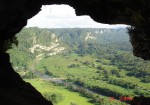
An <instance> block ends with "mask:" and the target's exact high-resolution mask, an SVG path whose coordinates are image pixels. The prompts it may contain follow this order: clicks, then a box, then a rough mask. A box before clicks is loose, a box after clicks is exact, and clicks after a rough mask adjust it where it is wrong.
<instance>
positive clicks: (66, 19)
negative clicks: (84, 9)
mask: <svg viewBox="0 0 150 105" xmlns="http://www.w3.org/2000/svg"><path fill="white" fill-rule="evenodd" d="M34 26H37V27H40V28H122V27H126V25H123V24H121V25H108V24H101V23H97V22H95V21H94V20H92V19H91V18H90V16H87V15H83V16H76V14H75V9H74V8H72V7H70V6H69V5H45V6H42V8H41V11H40V12H39V13H38V14H37V15H36V16H34V17H33V18H31V19H29V20H28V24H27V26H26V27H34Z"/></svg>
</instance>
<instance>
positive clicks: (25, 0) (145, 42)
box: [0, 0, 150, 105]
mask: <svg viewBox="0 0 150 105" xmlns="http://www.w3.org/2000/svg"><path fill="white" fill-rule="evenodd" d="M46 4H47V5H50V4H68V5H70V6H72V7H74V8H75V9H76V14H77V15H90V16H91V17H92V18H93V19H94V20H95V21H97V22H101V23H108V24H118V23H123V24H128V25H131V26H133V28H131V29H129V34H130V40H131V43H132V46H133V49H134V50H133V52H134V55H135V56H139V57H141V58H143V59H150V35H149V34H150V31H149V26H150V12H149V11H150V1H149V0H136V1H135V0H72V1H71V0H0V23H1V24H0V58H1V59H0V84H1V85H0V98H1V100H2V101H0V104H1V105H7V104H9V105H51V103H50V102H47V101H46V100H45V99H44V98H43V97H42V96H41V95H40V93H38V92H37V91H36V90H35V89H34V88H33V87H32V86H31V85H29V84H27V83H25V82H24V81H22V79H21V78H20V77H19V75H18V74H17V73H15V72H14V70H13V69H12V67H11V64H10V63H9V56H8V54H6V53H5V51H6V47H9V46H10V43H9V44H8V43H7V44H5V40H7V39H11V38H13V37H14V36H15V34H16V33H18V32H19V31H20V30H21V29H22V28H23V27H24V26H25V25H26V23H27V19H29V18H31V17H32V16H34V15H36V14H37V13H38V12H39V11H40V8H41V6H42V5H46ZM26 93H30V94H26ZM8 100H9V101H8Z"/></svg>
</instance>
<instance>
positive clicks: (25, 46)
mask: <svg viewBox="0 0 150 105" xmlns="http://www.w3.org/2000/svg"><path fill="white" fill-rule="evenodd" d="M17 38H18V41H19V45H18V46H17V47H16V46H13V49H11V50H9V51H8V52H9V53H10V56H11V62H12V64H13V67H14V69H15V70H16V71H17V72H18V73H19V74H20V75H21V76H22V78H24V79H27V81H29V82H30V81H31V83H33V82H32V79H33V78H42V79H43V81H45V80H46V81H49V82H54V84H57V85H58V84H61V85H63V86H60V87H62V88H63V90H64V86H66V87H67V91H73V92H74V91H75V92H78V93H79V94H81V95H82V96H84V97H86V98H87V100H89V102H90V103H92V104H93V105H97V104H98V103H101V104H104V103H107V105H109V104H108V101H110V97H113V98H114V99H116V100H113V101H112V102H111V105H124V104H125V103H130V101H131V100H122V99H121V97H128V98H129V97H130V98H131V97H134V96H141V95H142V96H145V97H150V62H149V61H144V60H142V59H140V58H137V57H134V56H133V54H132V46H131V44H130V43H129V36H128V34H127V32H126V29H117V30H116V29H79V28H73V29H39V28H37V27H34V28H24V29H23V30H22V31H21V32H20V33H18V35H17ZM47 77H48V78H47ZM55 79H56V80H55ZM60 81H62V82H60ZM37 83H40V82H38V81H37ZM33 84H34V83H33ZM44 84H45V82H44ZM34 85H35V86H37V88H38V86H39V85H40V84H39V85H37V84H34ZM56 88H58V87H56ZM68 89H69V90H68ZM39 90H41V89H39ZM64 91H66V90H64ZM41 92H43V91H41ZM43 94H45V93H44V92H43ZM70 94H72V93H70ZM46 96H47V95H46ZM56 96H57V94H56ZM58 96H59V95H58ZM49 97H51V96H49ZM50 99H51V98H50ZM120 101H121V102H120ZM124 102H125V103H124ZM60 104H61V102H60ZM78 104H79V103H76V104H75V105H78ZM88 104H89V103H88ZM68 105H69V104H68ZM70 105H74V104H71V102H70Z"/></svg>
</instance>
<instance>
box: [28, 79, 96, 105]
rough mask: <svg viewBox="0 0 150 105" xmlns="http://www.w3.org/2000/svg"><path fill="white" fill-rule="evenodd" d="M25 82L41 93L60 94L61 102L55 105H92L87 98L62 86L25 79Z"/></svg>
mask: <svg viewBox="0 0 150 105" xmlns="http://www.w3.org/2000/svg"><path fill="white" fill-rule="evenodd" d="M25 81H27V82H29V83H31V84H32V85H33V86H34V87H35V88H36V89H37V90H38V91H40V92H41V93H45V92H46V93H59V94H62V95H63V100H62V101H61V102H59V103H58V104H57V105H71V102H72V103H76V105H94V104H92V103H89V102H88V101H89V99H88V98H86V97H83V96H81V95H80V94H79V93H77V92H71V91H69V90H68V89H66V88H65V87H64V86H55V85H54V84H53V83H50V82H47V81H44V80H40V79H26V80H25Z"/></svg>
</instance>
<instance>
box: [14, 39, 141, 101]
mask: <svg viewBox="0 0 150 105" xmlns="http://www.w3.org/2000/svg"><path fill="white" fill-rule="evenodd" d="M14 40H15V38H14ZM15 41H16V40H15ZM15 43H17V41H16V42H15ZM141 98H142V99H143V97H142V96H141V97H140V98H138V97H137V98H136V99H137V100H136V101H138V100H139V99H141Z"/></svg>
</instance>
